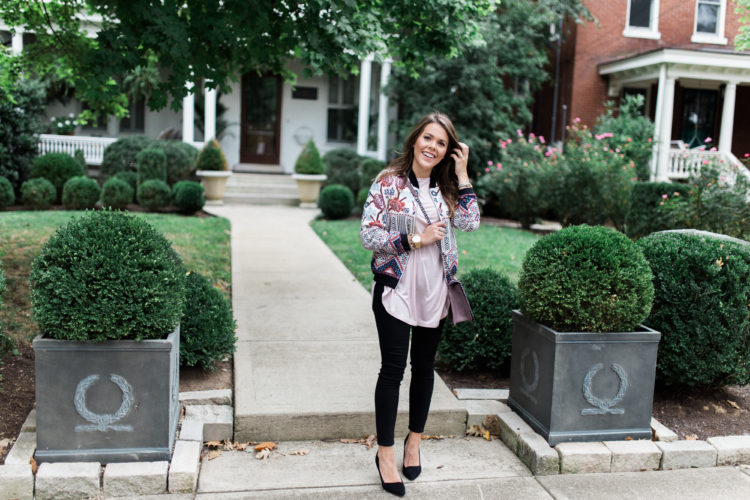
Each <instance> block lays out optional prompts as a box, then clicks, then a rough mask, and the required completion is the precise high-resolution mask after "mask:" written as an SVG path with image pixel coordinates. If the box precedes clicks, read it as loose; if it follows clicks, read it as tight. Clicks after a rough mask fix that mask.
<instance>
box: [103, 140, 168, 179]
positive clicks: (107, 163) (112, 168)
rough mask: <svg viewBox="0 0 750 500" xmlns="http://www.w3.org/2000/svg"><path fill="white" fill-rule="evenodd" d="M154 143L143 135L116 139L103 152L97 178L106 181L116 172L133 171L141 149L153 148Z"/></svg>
mask: <svg viewBox="0 0 750 500" xmlns="http://www.w3.org/2000/svg"><path fill="white" fill-rule="evenodd" d="M154 143H155V141H154V140H153V139H151V138H150V137H146V136H145V135H134V136H131V137H124V138H122V139H118V140H116V141H115V142H113V143H112V144H110V145H109V146H107V147H106V149H105V150H104V157H103V158H102V166H101V168H100V169H99V176H100V177H101V178H102V179H103V180H105V181H106V180H107V179H109V178H110V177H112V176H114V175H115V174H116V173H118V172H124V171H127V170H132V171H135V167H136V164H135V157H136V155H138V153H140V152H141V150H142V149H146V148H148V147H151V146H153V145H154Z"/></svg>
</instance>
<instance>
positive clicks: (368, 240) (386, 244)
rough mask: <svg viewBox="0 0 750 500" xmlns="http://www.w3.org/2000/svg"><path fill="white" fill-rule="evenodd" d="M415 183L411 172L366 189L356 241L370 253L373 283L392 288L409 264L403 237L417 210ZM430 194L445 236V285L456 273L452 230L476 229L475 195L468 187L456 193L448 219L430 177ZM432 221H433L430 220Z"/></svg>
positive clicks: (415, 178)
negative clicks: (452, 210)
mask: <svg viewBox="0 0 750 500" xmlns="http://www.w3.org/2000/svg"><path fill="white" fill-rule="evenodd" d="M418 189H419V183H418V181H417V177H416V176H415V175H414V172H410V173H409V178H408V179H405V178H403V177H396V176H386V177H383V178H382V179H380V180H379V181H376V182H375V183H374V184H373V185H372V187H371V188H370V192H369V193H368V195H367V200H366V201H365V206H364V212H363V213H362V225H361V227H360V233H359V236H360V240H362V246H363V247H365V248H366V249H367V250H372V262H371V263H370V266H371V268H372V272H373V274H374V275H375V282H376V283H382V284H384V285H386V286H389V287H391V288H396V285H398V282H399V280H400V279H401V276H402V274H403V273H404V270H405V269H406V265H407V263H408V262H409V252H410V251H411V247H410V245H409V240H408V238H407V235H408V234H409V233H411V232H413V231H414V216H415V214H416V213H418V212H417V211H418V210H420V208H419V205H418V204H417V202H416V197H417V196H418V193H419V191H418ZM430 195H431V196H432V199H433V201H434V202H435V206H436V207H437V210H438V214H440V219H441V220H442V221H443V222H445V227H446V234H445V237H444V238H443V240H442V241H441V242H440V253H441V255H442V260H443V274H444V277H445V280H446V282H447V283H450V282H451V281H453V280H454V279H455V278H454V276H455V275H456V271H457V270H458V247H457V245H456V237H455V235H454V233H453V229H454V228H455V229H459V230H461V231H474V230H475V229H476V228H478V227H479V206H478V204H477V196H476V194H474V191H473V190H472V189H471V188H467V189H462V190H460V191H459V192H458V203H457V205H456V209H455V212H454V213H453V217H452V218H451V216H450V210H449V207H448V206H447V205H446V203H445V200H444V199H443V196H442V194H441V193H440V188H439V187H438V185H437V181H436V180H435V179H434V178H430ZM432 222H435V221H432Z"/></svg>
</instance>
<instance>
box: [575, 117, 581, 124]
mask: <svg viewBox="0 0 750 500" xmlns="http://www.w3.org/2000/svg"><path fill="white" fill-rule="evenodd" d="M573 122H574V123H581V119H580V118H578V117H576V118H575V119H574V120H573Z"/></svg>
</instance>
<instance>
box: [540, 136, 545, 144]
mask: <svg viewBox="0 0 750 500" xmlns="http://www.w3.org/2000/svg"><path fill="white" fill-rule="evenodd" d="M539 142H541V143H542V144H545V141H544V136H543V135H540V136H539Z"/></svg>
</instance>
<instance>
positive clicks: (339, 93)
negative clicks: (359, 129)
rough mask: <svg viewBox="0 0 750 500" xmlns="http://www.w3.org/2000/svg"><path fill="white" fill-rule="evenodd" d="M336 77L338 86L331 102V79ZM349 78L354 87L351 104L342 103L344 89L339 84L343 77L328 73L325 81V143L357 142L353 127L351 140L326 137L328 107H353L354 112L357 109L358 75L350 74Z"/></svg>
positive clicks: (339, 144) (337, 144) (338, 144)
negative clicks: (352, 138) (334, 98)
mask: <svg viewBox="0 0 750 500" xmlns="http://www.w3.org/2000/svg"><path fill="white" fill-rule="evenodd" d="M332 78H337V79H338V81H339V87H338V89H337V92H336V94H337V96H336V102H335V103H332V102H330V92H331V79H332ZM349 78H351V79H352V86H353V88H354V96H353V100H352V103H351V104H344V103H343V97H344V89H343V86H342V85H341V82H343V81H344V80H345V79H343V78H341V77H338V76H336V75H329V76H328V80H327V82H326V87H327V88H326V97H325V99H326V132H325V134H326V144H332V145H336V146H341V145H343V144H356V142H357V135H356V128H355V135H354V140H353V141H345V140H336V139H334V140H332V139H330V138H329V137H328V110H329V109H353V110H354V112H355V116H356V112H357V110H358V107H357V103H359V76H358V75H357V76H355V75H350V76H349Z"/></svg>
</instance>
